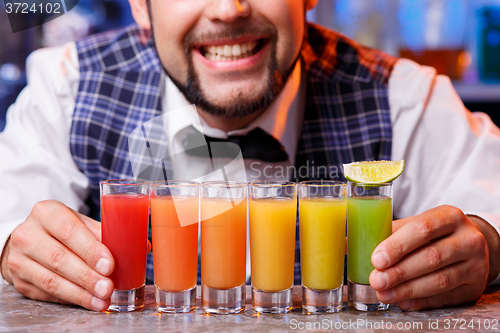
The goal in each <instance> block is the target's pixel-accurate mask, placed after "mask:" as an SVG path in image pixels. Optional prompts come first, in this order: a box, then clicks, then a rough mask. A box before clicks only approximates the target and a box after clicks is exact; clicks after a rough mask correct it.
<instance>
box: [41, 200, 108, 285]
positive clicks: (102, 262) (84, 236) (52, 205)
mask: <svg viewBox="0 0 500 333" xmlns="http://www.w3.org/2000/svg"><path fill="white" fill-rule="evenodd" d="M35 209H36V210H38V211H39V212H37V213H38V216H40V221H41V222H42V225H43V227H44V228H45V230H47V232H48V233H49V234H50V235H52V236H53V237H55V238H56V239H58V240H59V241H60V242H61V243H63V244H64V245H66V246H67V247H68V248H69V249H71V251H73V252H74V253H75V254H76V255H78V256H79V257H80V258H82V259H83V260H84V261H85V262H86V263H87V264H88V265H89V266H90V267H92V268H94V269H95V270H96V271H97V272H99V273H100V274H102V275H105V276H107V275H109V274H110V273H111V272H112V271H113V269H114V260H113V256H112V255H111V252H110V251H109V250H108V248H107V247H106V246H104V244H102V243H101V242H100V241H99V240H98V239H96V237H95V236H94V234H93V233H92V232H91V231H90V230H89V229H88V228H87V227H86V226H85V225H84V224H83V223H82V222H81V220H80V219H79V218H78V217H76V215H74V214H73V212H72V211H71V210H69V209H67V207H66V206H64V205H62V204H61V203H58V202H54V201H52V202H47V201H46V202H41V203H38V204H37V205H35V208H33V210H34V211H35Z"/></svg>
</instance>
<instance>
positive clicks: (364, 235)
mask: <svg viewBox="0 0 500 333" xmlns="http://www.w3.org/2000/svg"><path fill="white" fill-rule="evenodd" d="M403 169H404V161H364V162H354V163H350V164H344V176H345V178H346V179H347V180H349V182H348V185H347V277H348V280H349V281H348V286H347V301H348V304H349V307H350V308H354V309H356V310H359V311H378V310H382V311H385V310H388V309H389V304H385V303H382V302H380V300H379V299H378V298H377V292H376V291H375V290H374V289H373V288H372V287H371V286H370V274H371V272H372V271H373V270H374V269H375V268H374V267H373V265H372V261H371V257H372V253H373V250H375V248H376V247H377V246H378V245H379V244H380V243H382V242H383V241H384V240H385V239H387V238H388V237H390V236H391V234H392V181H393V180H395V179H396V178H398V177H399V176H400V175H401V173H402V172H403Z"/></svg>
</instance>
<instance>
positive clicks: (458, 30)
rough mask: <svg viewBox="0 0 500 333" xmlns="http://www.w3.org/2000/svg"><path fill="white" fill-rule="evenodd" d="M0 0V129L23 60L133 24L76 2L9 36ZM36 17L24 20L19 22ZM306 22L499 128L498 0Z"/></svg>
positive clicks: (395, 5)
mask: <svg viewBox="0 0 500 333" xmlns="http://www.w3.org/2000/svg"><path fill="white" fill-rule="evenodd" d="M3 6H4V5H3V2H1V3H0V40H2V43H0V131H1V130H2V129H3V127H4V124H5V113H6V111H7V109H8V107H9V106H10V105H11V104H12V103H13V102H14V101H15V99H16V97H17V95H18V94H19V92H20V91H21V89H22V88H23V87H24V86H25V85H26V75H25V71H24V70H25V68H24V66H25V60H26V57H27V56H28V55H29V54H30V53H31V52H33V51H34V50H36V49H37V48H40V47H50V46H58V45H63V44H65V43H67V42H68V41H71V40H78V39H81V38H83V37H85V36H87V35H89V34H92V33H96V32H100V31H104V30H108V29H111V28H115V27H120V26H124V25H127V24H129V23H131V22H133V18H132V15H131V13H130V7H129V4H128V1H126V0H80V2H79V3H78V5H77V6H76V7H75V9H73V10H71V11H70V12H68V13H67V14H66V15H63V16H61V17H59V18H57V19H54V20H53V21H50V22H47V23H45V24H43V25H41V26H37V27H35V28H31V29H27V30H25V31H22V32H18V33H15V34H14V33H12V30H11V27H10V25H9V20H8V18H7V14H6V11H5V8H4V7H3ZM26 19H27V20H39V21H40V22H43V19H44V18H43V17H40V16H31V17H25V16H23V20H26ZM307 19H308V20H309V21H311V22H316V23H319V24H321V25H323V26H326V27H329V28H332V29H335V30H337V31H340V32H342V33H343V34H345V35H347V36H349V37H351V38H354V39H355V40H357V41H358V42H360V43H361V44H363V45H366V46H369V47H375V48H378V49H381V50H383V51H385V52H387V53H390V54H392V55H396V56H401V57H405V58H410V59H413V60H415V61H416V62H418V63H420V64H424V65H428V66H432V67H435V68H436V69H437V71H438V72H439V73H440V74H445V75H448V76H449V77H450V78H451V79H452V80H453V84H454V86H455V88H456V90H457V92H458V94H459V95H460V97H461V98H462V100H463V101H464V103H465V105H466V107H467V108H468V109H469V110H471V111H483V112H486V113H488V114H489V115H490V117H491V118H492V119H493V121H494V122H495V123H496V124H497V125H500V0H319V2H318V6H317V7H316V8H315V9H314V10H312V11H310V12H308V14H307Z"/></svg>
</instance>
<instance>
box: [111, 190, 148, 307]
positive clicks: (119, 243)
mask: <svg viewBox="0 0 500 333" xmlns="http://www.w3.org/2000/svg"><path fill="white" fill-rule="evenodd" d="M148 191H149V185H148V184H147V183H138V182H136V181H134V180H119V181H118V180H110V181H106V182H102V183H101V222H102V226H101V227H102V243H103V244H104V245H106V246H107V247H108V249H109V250H110V251H111V254H112V255H113V258H114V260H115V269H114V271H113V273H112V274H111V276H110V278H111V280H113V283H114V286H115V291H114V293H113V295H112V296H111V305H110V308H109V310H115V311H132V310H135V309H137V308H140V307H142V306H143V303H144V302H143V301H142V303H141V301H140V300H139V299H138V300H137V302H139V303H141V304H135V303H136V302H134V304H122V303H124V302H125V303H127V302H126V300H125V298H128V296H127V295H125V294H128V293H130V292H132V293H135V292H136V291H137V289H140V288H142V289H143V287H144V284H145V282H146V255H147V247H148V244H147V241H148V220H149V195H148ZM142 294H143V291H142ZM139 296H140V295H139ZM139 296H137V297H139ZM122 298H123V299H122ZM139 298H140V297H139ZM115 303H116V304H115Z"/></svg>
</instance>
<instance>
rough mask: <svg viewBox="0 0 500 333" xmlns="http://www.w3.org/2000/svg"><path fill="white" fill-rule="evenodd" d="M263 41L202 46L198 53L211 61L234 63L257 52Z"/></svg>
mask: <svg viewBox="0 0 500 333" xmlns="http://www.w3.org/2000/svg"><path fill="white" fill-rule="evenodd" d="M264 43H265V39H263V38H261V39H257V40H252V41H249V42H246V43H238V44H226V45H203V46H201V47H200V53H201V54H202V55H203V56H204V57H205V58H207V59H208V60H211V61H235V60H240V59H244V58H248V57H251V56H253V55H254V54H256V53H257V52H259V50H260V49H262V46H263V45H264Z"/></svg>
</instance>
